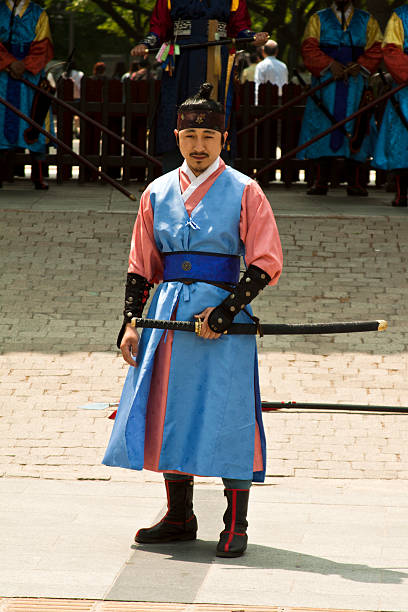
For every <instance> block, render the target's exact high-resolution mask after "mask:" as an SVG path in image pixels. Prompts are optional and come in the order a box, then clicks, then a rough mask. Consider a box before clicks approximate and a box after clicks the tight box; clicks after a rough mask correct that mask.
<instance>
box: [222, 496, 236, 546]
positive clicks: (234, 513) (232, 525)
mask: <svg viewBox="0 0 408 612" xmlns="http://www.w3.org/2000/svg"><path fill="white" fill-rule="evenodd" d="M236 520H237V490H236V489H232V517H231V526H230V534H229V536H228V540H227V543H226V544H225V548H224V550H225V552H227V551H228V550H229V547H230V544H231V542H232V539H233V537H234V529H235V523H236Z"/></svg>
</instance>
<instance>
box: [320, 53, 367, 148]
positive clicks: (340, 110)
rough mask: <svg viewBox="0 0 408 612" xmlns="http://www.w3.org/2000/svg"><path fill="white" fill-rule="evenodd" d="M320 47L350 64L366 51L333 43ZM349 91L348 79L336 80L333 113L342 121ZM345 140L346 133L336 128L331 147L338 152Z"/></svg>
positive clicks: (334, 57) (339, 60) (331, 55)
mask: <svg viewBox="0 0 408 612" xmlns="http://www.w3.org/2000/svg"><path fill="white" fill-rule="evenodd" d="M320 49H321V50H322V51H323V52H324V53H326V55H329V56H330V57H332V58H333V59H334V60H336V61H337V62H340V63H341V64H344V65H346V64H348V63H349V62H353V61H356V59H357V58H359V57H360V55H361V54H362V53H363V52H364V48H363V47H357V46H352V47H345V46H344V47H342V46H339V47H332V46H331V45H320ZM348 91H349V84H348V82H347V81H344V80H343V79H340V80H339V81H336V97H335V100H334V112H333V115H334V116H335V118H336V119H337V121H341V120H342V119H345V118H346V117H347V97H348ZM343 141H344V134H343V132H342V131H341V130H334V132H332V134H331V136H330V147H331V149H332V150H333V151H334V152H336V151H338V150H339V149H340V148H341V147H342V145H343Z"/></svg>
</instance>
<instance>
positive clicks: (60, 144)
mask: <svg viewBox="0 0 408 612" xmlns="http://www.w3.org/2000/svg"><path fill="white" fill-rule="evenodd" d="M0 104H3V105H4V106H6V107H7V108H8V109H10V110H11V111H12V112H13V113H15V114H16V115H17V116H18V117H20V119H23V121H26V123H28V124H29V125H31V126H32V127H33V128H35V129H36V130H38V131H39V132H41V134H44V136H45V137H46V138H48V139H49V140H51V141H52V142H54V143H55V144H56V145H57V146H58V147H61V148H62V149H64V151H66V152H67V153H69V154H70V155H72V157H74V158H75V159H77V160H78V161H79V163H81V164H84V165H85V166H87V167H88V168H90V170H92V171H93V172H96V173H97V174H98V175H99V176H100V177H101V178H103V179H104V180H105V181H106V182H107V183H109V184H110V185H112V187H114V188H115V189H117V190H118V191H120V192H121V193H123V194H124V195H125V196H126V197H127V198H129V199H130V200H133V201H136V197H135V196H134V195H133V193H130V191H128V190H127V189H125V188H124V187H122V185H120V184H119V183H118V182H117V181H115V179H113V178H111V177H110V176H108V175H107V174H105V172H103V170H99V168H97V167H96V166H94V165H93V164H91V162H90V161H88V160H87V159H86V158H85V157H82V155H79V153H76V152H75V151H73V150H72V149H71V148H70V147H69V146H68V145H67V144H65V142H62V140H60V139H59V138H57V137H56V136H53V135H52V134H50V132H48V131H47V130H45V129H44V128H43V127H41V125H40V124H39V123H37V122H36V121H33V119H31V117H28V116H27V115H25V114H24V113H22V112H21V111H20V110H19V109H18V108H16V107H15V106H13V104H10V102H8V101H7V100H5V99H4V98H2V97H1V96H0Z"/></svg>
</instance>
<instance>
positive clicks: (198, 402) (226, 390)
mask: <svg viewBox="0 0 408 612" xmlns="http://www.w3.org/2000/svg"><path fill="white" fill-rule="evenodd" d="M247 182H248V177H246V176H244V175H243V174H241V173H239V172H237V171H236V170H233V169H232V168H230V167H228V166H227V167H226V169H225V170H224V172H222V174H221V175H220V176H219V177H218V178H217V179H216V181H215V182H214V183H213V185H212V186H211V187H210V188H209V190H208V192H207V193H206V195H205V196H204V198H203V200H202V202H201V203H200V204H199V205H197V206H196V207H195V208H194V210H193V212H192V214H191V218H189V216H188V213H187V211H186V208H185V205H184V202H183V199H182V196H181V191H180V185H179V174H178V170H175V171H173V172H171V173H169V174H166V175H164V176H162V177H160V178H159V179H156V180H155V181H154V182H153V183H152V184H151V186H150V201H151V203H152V207H153V209H154V237H155V241H156V244H157V246H158V249H159V251H161V252H174V251H199V252H211V253H221V254H226V255H243V254H244V246H243V244H242V242H241V240H240V236H239V223H240V214H241V200H242V195H243V192H244V188H245V185H246V184H247ZM227 295H228V292H227V291H225V290H224V289H221V288H219V287H216V286H214V285H210V284H208V283H204V282H195V283H193V284H191V285H186V284H183V283H181V282H176V281H173V282H163V283H161V284H160V285H159V286H158V288H157V290H156V293H155V295H154V297H153V300H152V303H151V306H150V309H149V312H148V314H147V317H148V318H152V319H167V320H169V319H170V318H171V316H172V313H173V311H174V309H175V307H176V305H178V306H177V319H178V320H182V321H194V320H195V319H194V315H195V314H197V313H199V312H201V311H202V310H203V309H204V308H206V307H207V306H217V305H218V304H219V303H221V302H222V301H223V300H224V299H225V297H226V296H227ZM235 321H237V322H250V319H249V317H248V316H247V315H246V314H245V313H244V312H240V313H239V314H238V315H237V316H236V317H235ZM163 333H164V332H163V330H158V329H154V330H148V329H145V330H143V332H142V335H141V339H140V344H139V352H138V362H139V366H138V367H137V368H132V367H131V368H130V369H129V372H128V375H127V378H126V381H125V385H124V388H123V392H122V397H121V400H120V404H119V408H118V413H117V416H116V419H115V423H114V427H113V431H112V435H111V439H110V442H109V445H108V448H107V450H106V454H105V457H104V459H103V463H104V464H105V465H111V466H119V467H124V468H130V469H135V470H141V469H142V468H143V464H144V443H145V427H146V407H147V402H148V398H149V390H150V381H151V378H152V372H153V366H154V359H155V353H156V349H157V347H158V344H159V342H160V339H161V338H162V336H163ZM256 421H257V423H258V426H259V432H260V437H261V447H262V455H263V466H264V468H265V466H266V449H265V435H264V430H263V425H262V412H261V400H260V393H259V381H258V367H257V349H256V341H255V337H254V336H247V337H245V336H228V335H223V336H221V337H220V338H218V339H217V340H215V341H208V340H205V339H203V338H200V337H198V336H196V335H195V334H193V333H186V332H175V333H174V340H173V346H172V354H171V365H170V375H169V381H168V388H167V405H166V415H165V422H164V433H163V442H162V447H161V454H160V462H159V470H163V471H168V470H178V471H181V472H185V473H189V474H197V475H201V476H221V477H224V478H237V479H245V480H247V479H253V480H254V481H258V482H262V481H263V480H264V476H265V471H264V470H263V471H259V472H253V464H254V445H255V422H256Z"/></svg>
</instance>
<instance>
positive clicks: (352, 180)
mask: <svg viewBox="0 0 408 612" xmlns="http://www.w3.org/2000/svg"><path fill="white" fill-rule="evenodd" d="M362 170H363V168H362V164H361V163H360V162H356V161H354V160H351V159H348V160H347V165H346V172H347V195H349V196H357V197H358V196H363V197H364V196H368V191H367V188H366V186H365V180H364V176H363V172H362Z"/></svg>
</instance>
